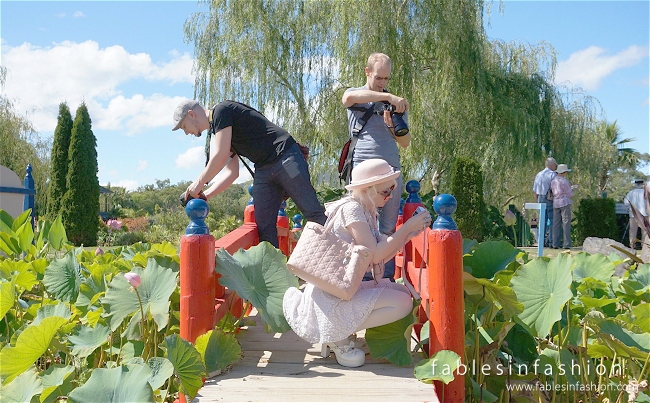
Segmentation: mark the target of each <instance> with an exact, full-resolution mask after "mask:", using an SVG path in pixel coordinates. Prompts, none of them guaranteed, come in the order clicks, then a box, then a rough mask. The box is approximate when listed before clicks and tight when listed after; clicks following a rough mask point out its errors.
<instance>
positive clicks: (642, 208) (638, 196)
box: [623, 179, 648, 249]
mask: <svg viewBox="0 0 650 403" xmlns="http://www.w3.org/2000/svg"><path fill="white" fill-rule="evenodd" d="M644 183H645V181H644V180H643V179H635V180H634V189H632V190H630V191H629V192H628V194H627V195H626V196H625V199H623V203H625V206H626V207H627V210H628V211H629V212H630V228H629V229H630V231H629V236H630V248H632V249H634V246H635V240H636V239H637V238H636V234H637V231H638V229H639V228H640V229H641V238H639V239H641V241H643V240H644V239H645V238H646V237H647V236H648V233H647V232H646V230H645V228H644V227H643V225H639V224H640V223H639V222H637V220H636V219H635V218H634V213H633V212H632V207H631V205H633V206H634V207H635V208H636V209H637V210H638V211H639V213H641V215H642V216H644V217H647V216H648V211H647V210H646V205H645V197H644V192H645V191H644V187H643V185H644Z"/></svg>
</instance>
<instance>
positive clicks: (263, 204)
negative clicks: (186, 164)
mask: <svg viewBox="0 0 650 403" xmlns="http://www.w3.org/2000/svg"><path fill="white" fill-rule="evenodd" d="M178 129H182V130H183V131H184V132H185V134H186V135H188V134H191V135H193V136H196V137H200V136H201V133H203V131H205V130H207V131H208V139H207V142H206V159H207V161H206V164H205V168H204V169H203V171H202V172H201V174H200V175H199V177H198V178H197V179H196V180H195V181H194V182H193V183H192V184H191V185H190V186H189V187H188V188H187V190H186V191H185V195H186V196H185V198H187V195H190V196H192V197H194V198H196V197H198V196H200V194H201V192H202V191H203V188H204V186H205V185H206V184H207V183H208V182H210V181H212V180H213V179H214V182H213V183H212V185H211V186H210V187H209V188H208V189H207V190H205V192H204V195H205V197H206V198H208V199H209V198H210V197H213V196H215V195H217V194H219V193H221V192H223V191H224V190H225V189H226V188H227V187H228V186H230V185H231V184H232V183H233V182H234V181H235V179H237V177H238V176H239V158H238V157H237V156H238V155H239V156H240V157H241V156H244V157H246V158H248V159H249V160H250V161H251V162H253V163H254V164H255V172H252V170H251V175H252V176H253V204H254V206H255V223H256V224H257V230H258V233H259V237H260V241H267V242H269V243H271V245H273V246H275V247H276V248H277V247H278V232H277V226H276V221H277V215H278V210H279V209H280V205H281V204H282V201H283V199H284V197H285V195H288V196H289V197H291V199H292V200H293V201H294V203H296V206H298V208H299V209H300V211H301V212H302V214H303V217H304V218H305V219H306V220H307V221H314V222H317V223H320V224H323V223H325V220H326V217H325V209H324V208H323V206H322V205H321V203H320V202H319V201H318V197H317V196H316V191H315V190H314V187H313V186H312V184H311V179H310V175H309V167H308V166H307V162H306V161H305V158H304V156H303V153H302V151H301V149H300V147H299V145H298V143H296V141H295V140H294V138H293V137H291V135H289V132H287V131H286V130H285V129H283V128H282V127H280V126H278V125H276V124H274V123H272V122H271V121H269V120H268V119H267V118H266V117H265V116H264V115H262V113H260V112H258V111H257V110H255V109H253V108H251V107H250V106H248V105H245V104H242V103H240V102H234V101H223V102H220V103H218V104H217V105H215V106H214V107H212V108H210V109H204V108H203V107H201V105H200V104H199V103H198V102H197V101H194V100H190V99H186V100H183V101H182V102H181V103H179V104H178V106H177V107H176V110H175V112H174V126H173V128H172V130H178ZM242 162H243V161H242ZM246 167H247V168H248V166H246ZM221 171H223V172H224V174H223V175H219V176H217V174H218V173H219V172H221Z"/></svg>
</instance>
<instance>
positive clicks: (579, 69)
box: [555, 45, 648, 91]
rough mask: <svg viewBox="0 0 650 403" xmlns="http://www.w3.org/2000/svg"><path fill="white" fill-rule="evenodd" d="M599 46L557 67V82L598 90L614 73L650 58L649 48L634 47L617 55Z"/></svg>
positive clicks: (572, 56)
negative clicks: (602, 82)
mask: <svg viewBox="0 0 650 403" xmlns="http://www.w3.org/2000/svg"><path fill="white" fill-rule="evenodd" d="M606 52H607V51H606V50H605V49H603V48H599V47H597V46H590V47H588V48H587V49H583V50H580V51H577V52H574V53H572V54H571V55H570V56H569V58H568V59H567V60H564V61H561V62H559V63H558V65H557V71H556V74H555V82H556V83H557V84H561V83H564V82H566V81H569V82H571V83H572V84H573V85H574V86H579V87H582V88H583V89H585V90H587V91H593V90H596V89H598V87H599V86H600V83H601V81H602V80H603V79H604V78H605V77H607V76H609V75H610V74H612V73H613V72H614V71H616V70H618V69H621V68H624V67H630V66H634V65H635V64H637V63H639V62H640V61H641V60H643V59H644V58H646V57H647V56H648V48H647V47H642V46H636V45H632V46H630V47H629V48H627V49H625V50H622V51H620V52H618V53H617V54H615V55H613V56H612V55H608V54H607V53H606Z"/></svg>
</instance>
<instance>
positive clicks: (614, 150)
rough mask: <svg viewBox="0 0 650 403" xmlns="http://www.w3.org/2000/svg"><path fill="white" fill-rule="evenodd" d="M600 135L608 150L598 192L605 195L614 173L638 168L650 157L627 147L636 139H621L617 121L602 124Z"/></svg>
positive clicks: (601, 170) (600, 175) (602, 167)
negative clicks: (641, 162)
mask: <svg viewBox="0 0 650 403" xmlns="http://www.w3.org/2000/svg"><path fill="white" fill-rule="evenodd" d="M598 134H599V135H601V136H602V140H603V143H604V144H605V148H606V151H605V157H604V158H603V163H602V165H601V168H600V174H599V178H598V190H599V191H600V192H603V193H604V192H605V191H606V190H607V188H608V186H609V185H610V183H609V182H610V181H609V177H610V174H611V173H612V171H614V170H616V169H619V168H636V167H637V165H638V164H639V162H640V161H646V162H647V161H649V160H650V155H648V154H646V153H640V152H639V151H637V150H635V149H633V148H629V147H626V144H628V143H631V142H633V141H635V140H636V139H635V138H627V139H621V136H622V134H623V132H622V131H621V128H620V127H619V126H618V125H617V124H616V121H614V123H608V122H605V121H604V122H602V123H601V125H600V127H599V130H598Z"/></svg>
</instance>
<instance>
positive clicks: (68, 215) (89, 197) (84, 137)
mask: <svg viewBox="0 0 650 403" xmlns="http://www.w3.org/2000/svg"><path fill="white" fill-rule="evenodd" d="M96 147H97V140H96V139H95V135H94V134H93V132H92V130H91V122H90V115H89V114H88V108H87V107H86V105H85V104H84V103H82V104H81V106H79V108H78V109H77V114H76V116H75V119H74V124H73V126H72V136H71V137H70V148H69V150H68V158H69V160H70V163H69V165H68V174H67V176H66V188H67V190H66V192H65V196H63V200H62V201H61V210H62V216H63V224H64V226H65V228H66V232H67V235H68V239H69V240H70V241H71V242H72V243H74V244H75V245H85V246H95V245H96V244H97V230H98V222H99V218H98V213H99V180H98V179H97V148H96Z"/></svg>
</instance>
